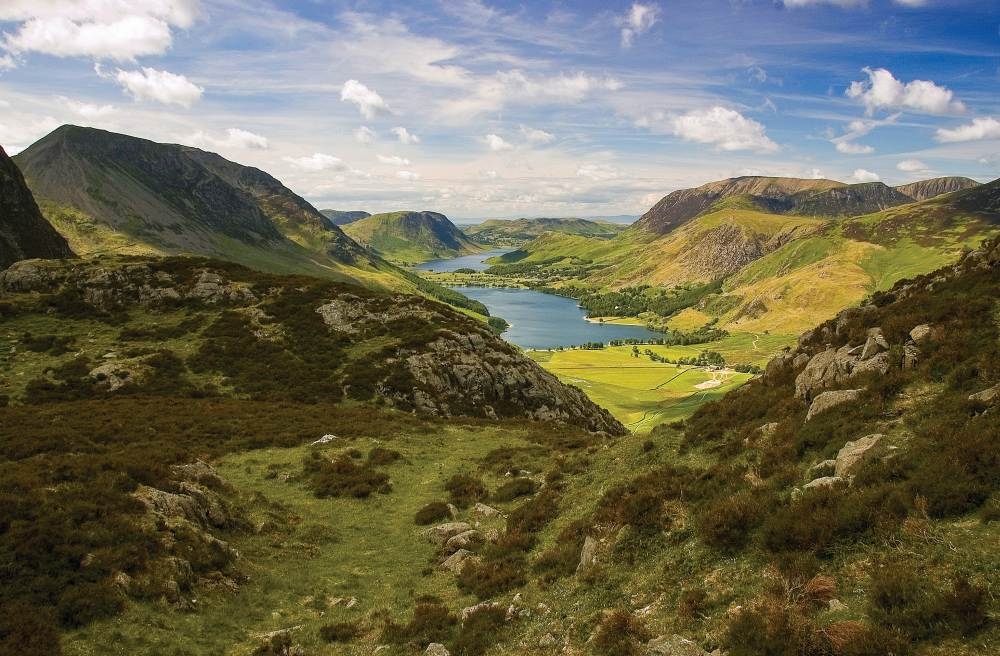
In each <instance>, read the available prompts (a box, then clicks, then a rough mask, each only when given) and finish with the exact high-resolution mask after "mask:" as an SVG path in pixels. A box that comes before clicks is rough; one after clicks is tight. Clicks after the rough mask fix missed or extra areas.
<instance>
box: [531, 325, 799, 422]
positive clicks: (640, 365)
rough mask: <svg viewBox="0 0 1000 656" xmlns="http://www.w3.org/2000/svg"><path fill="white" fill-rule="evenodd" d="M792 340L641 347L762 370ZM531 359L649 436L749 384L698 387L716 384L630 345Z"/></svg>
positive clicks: (534, 354)
mask: <svg viewBox="0 0 1000 656" xmlns="http://www.w3.org/2000/svg"><path fill="white" fill-rule="evenodd" d="M793 341H794V338H792V337H790V336H788V335H753V334H749V333H736V334H733V335H730V336H729V337H726V338H725V339H723V340H720V341H718V342H711V343H708V344H695V345H689V346H640V347H639V350H640V351H643V352H644V351H645V350H646V349H647V348H648V349H650V350H651V351H653V352H654V353H656V354H657V355H661V356H663V357H666V358H670V359H674V360H677V359H680V358H689V357H695V356H697V355H698V354H699V353H700V352H702V351H705V350H712V351H717V352H719V353H721V354H722V355H723V357H725V358H726V361H727V362H728V363H731V364H738V363H746V364H756V365H758V366H763V365H764V364H766V363H767V361H768V360H769V359H770V358H771V357H772V356H773V355H774V354H775V353H776V352H778V351H780V350H781V349H782V348H783V347H784V346H787V345H789V344H790V343H792V342H793ZM528 355H529V356H531V358H532V359H533V360H535V362H538V363H539V364H541V365H542V367H544V368H545V369H546V370H547V371H549V372H551V373H553V374H555V375H556V376H557V377H558V378H559V379H560V380H561V381H563V382H564V383H568V384H570V385H576V386H577V387H579V388H580V389H582V390H583V391H584V392H585V393H586V394H587V396H589V397H590V398H591V399H592V400H593V401H594V402H595V403H597V404H598V405H600V406H603V407H605V408H607V409H608V410H609V411H611V413H612V414H613V415H614V416H615V417H616V418H617V419H618V420H619V421H621V422H622V423H623V424H625V425H626V426H627V427H628V428H629V429H630V430H632V431H633V432H636V433H646V432H649V431H650V430H652V429H653V428H654V427H656V426H657V425H659V424H663V423H670V422H672V421H676V420H678V419H684V418H685V417H687V416H689V415H690V414H691V413H693V412H694V411H695V410H697V409H698V408H699V407H700V406H702V405H703V404H705V403H707V402H709V401H712V400H715V399H717V398H719V397H721V396H723V395H724V394H725V393H726V392H728V391H730V390H733V389H735V388H737V387H739V386H740V385H742V384H743V383H744V382H746V381H747V380H749V379H750V375H748V374H737V373H730V374H715V375H714V377H715V378H718V379H720V380H722V381H723V383H722V384H721V385H720V386H718V387H714V388H709V389H698V388H697V387H695V386H696V385H700V384H702V383H705V382H706V381H710V380H712V379H713V374H712V373H711V372H707V371H704V370H701V369H696V368H690V367H677V366H676V365H672V364H662V363H657V362H653V361H651V360H650V359H649V358H648V357H646V356H645V355H642V356H641V357H639V358H636V357H633V356H632V347H631V346H612V347H607V348H604V349H601V350H595V351H591V350H583V349H573V350H566V351H530V352H529V353H528Z"/></svg>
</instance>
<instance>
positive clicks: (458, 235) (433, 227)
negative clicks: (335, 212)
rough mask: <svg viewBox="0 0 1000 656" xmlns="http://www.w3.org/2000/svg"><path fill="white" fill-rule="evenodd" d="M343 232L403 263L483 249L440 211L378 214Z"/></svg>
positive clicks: (353, 224)
mask: <svg viewBox="0 0 1000 656" xmlns="http://www.w3.org/2000/svg"><path fill="white" fill-rule="evenodd" d="M343 230H344V232H346V233H347V234H348V235H349V236H351V237H352V238H353V239H355V240H356V241H357V242H358V243H360V244H364V245H365V246H367V247H369V248H370V249H372V250H373V251H375V252H376V253H378V254H379V255H381V256H382V257H385V258H386V259H389V260H391V261H393V262H398V263H400V264H418V263H420V262H426V261H427V260H436V259H447V258H452V257H458V256H459V255H468V254H471V253H478V252H480V251H482V250H483V247H482V246H480V245H478V244H476V243H475V242H473V241H472V240H470V239H469V238H468V237H467V236H466V235H465V233H463V232H462V231H461V230H459V229H458V228H457V227H455V224H454V223H452V222H451V221H449V220H448V217H446V216H445V215H444V214H439V213H437V212H389V213H387V214H375V215H372V216H369V217H367V218H364V219H360V220H358V221H354V222H351V223H348V224H346V225H344V226H343Z"/></svg>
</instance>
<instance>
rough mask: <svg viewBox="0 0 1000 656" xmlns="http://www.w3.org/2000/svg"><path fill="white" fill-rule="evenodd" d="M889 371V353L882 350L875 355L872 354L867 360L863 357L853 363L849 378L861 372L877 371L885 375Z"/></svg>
mask: <svg viewBox="0 0 1000 656" xmlns="http://www.w3.org/2000/svg"><path fill="white" fill-rule="evenodd" d="M888 371H889V354H888V353H886V352H885V351H883V352H882V353H878V354H877V355H873V356H871V357H870V358H868V359H867V360H865V359H863V358H862V360H861V361H860V362H858V363H857V364H855V365H854V368H853V369H851V375H850V376H849V378H854V377H855V376H860V375H861V374H867V373H871V372H874V373H877V374H879V375H882V376H884V375H886V373H888Z"/></svg>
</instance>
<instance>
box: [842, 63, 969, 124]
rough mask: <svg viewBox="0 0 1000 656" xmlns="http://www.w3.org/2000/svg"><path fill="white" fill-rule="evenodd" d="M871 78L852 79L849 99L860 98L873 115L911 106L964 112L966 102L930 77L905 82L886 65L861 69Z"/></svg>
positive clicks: (930, 111)
mask: <svg viewBox="0 0 1000 656" xmlns="http://www.w3.org/2000/svg"><path fill="white" fill-rule="evenodd" d="M861 70H862V71H864V73H866V74H867V75H868V79H867V80H861V81H854V82H851V86H849V87H848V88H847V91H846V92H845V93H846V95H847V97H848V98H852V99H854V100H859V101H861V103H863V104H864V106H865V112H866V113H867V114H868V115H869V116H871V115H872V114H874V113H875V111H876V110H879V109H911V110H915V111H918V112H925V113H927V114H961V113H962V112H964V111H965V105H964V104H963V103H962V102H961V101H959V100H955V99H954V95H955V94H954V93H953V92H952V91H951V89H948V88H945V87H942V86H938V85H937V84H934V83H933V82H930V81H928V80H913V81H912V82H907V83H905V84H904V83H903V82H901V81H899V80H897V79H896V78H895V77H894V76H893V74H892V73H891V72H889V71H888V70H886V69H884V68H874V69H873V68H868V67H865V68H863V69H861Z"/></svg>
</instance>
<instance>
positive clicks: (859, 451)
mask: <svg viewBox="0 0 1000 656" xmlns="http://www.w3.org/2000/svg"><path fill="white" fill-rule="evenodd" d="M885 452H886V448H885V435H882V434H880V433H875V434H872V435H866V436H864V437H862V438H859V439H857V440H855V441H853V442H848V443H847V444H845V445H844V447H843V448H842V449H841V450H840V451H839V452H837V465H836V468H835V473H836V475H837V476H839V477H847V476H849V475H851V474H853V473H854V472H856V471H857V470H858V468H859V467H861V466H862V465H864V464H865V463H866V462H870V461H872V460H874V459H875V458H878V457H880V456H882V455H884V454H885Z"/></svg>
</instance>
